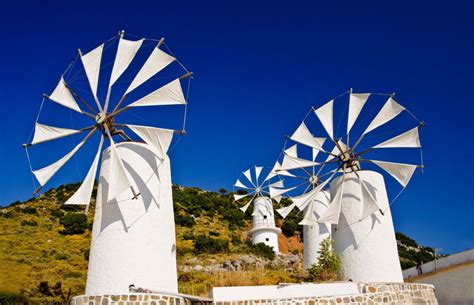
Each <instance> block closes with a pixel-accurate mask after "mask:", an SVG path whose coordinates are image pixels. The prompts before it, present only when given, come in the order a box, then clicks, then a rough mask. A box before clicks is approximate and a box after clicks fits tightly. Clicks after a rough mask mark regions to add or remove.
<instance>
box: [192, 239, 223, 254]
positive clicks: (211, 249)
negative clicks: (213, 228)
mask: <svg viewBox="0 0 474 305" xmlns="http://www.w3.org/2000/svg"><path fill="white" fill-rule="evenodd" d="M228 251H229V241H228V240H226V239H218V238H212V237H207V236H206V235H198V236H196V237H195V238H194V253H195V254H200V253H212V254H215V253H226V252H228Z"/></svg>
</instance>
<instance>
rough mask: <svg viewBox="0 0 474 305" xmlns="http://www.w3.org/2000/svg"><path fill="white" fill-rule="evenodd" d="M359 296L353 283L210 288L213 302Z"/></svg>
mask: <svg viewBox="0 0 474 305" xmlns="http://www.w3.org/2000/svg"><path fill="white" fill-rule="evenodd" d="M356 294H359V289H358V287H357V284H355V283H329V284H309V283H304V284H287V285H273V286H270V285H269V286H233V287H214V288H212V298H213V299H214V302H221V301H247V300H262V299H285V298H304V297H325V296H333V295H337V296H343V295H356Z"/></svg>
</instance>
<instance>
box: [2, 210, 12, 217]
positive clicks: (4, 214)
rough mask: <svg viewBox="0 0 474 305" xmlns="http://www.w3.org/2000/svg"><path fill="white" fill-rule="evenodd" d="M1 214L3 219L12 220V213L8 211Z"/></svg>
mask: <svg viewBox="0 0 474 305" xmlns="http://www.w3.org/2000/svg"><path fill="white" fill-rule="evenodd" d="M1 214H2V216H3V217H4V218H12V217H13V212H12V211H8V212H5V213H1Z"/></svg>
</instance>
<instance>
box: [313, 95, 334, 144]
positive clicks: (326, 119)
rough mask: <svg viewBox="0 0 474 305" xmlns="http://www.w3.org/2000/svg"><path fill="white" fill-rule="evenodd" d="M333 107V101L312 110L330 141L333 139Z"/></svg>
mask: <svg viewBox="0 0 474 305" xmlns="http://www.w3.org/2000/svg"><path fill="white" fill-rule="evenodd" d="M333 105H334V100H330V101H329V102H327V103H326V104H324V105H323V106H321V107H319V108H318V109H316V110H314V113H315V114H316V116H317V117H318V119H319V121H320V122H321V124H323V127H324V129H325V130H326V132H327V134H328V135H329V137H330V138H331V139H333V138H334V135H333Z"/></svg>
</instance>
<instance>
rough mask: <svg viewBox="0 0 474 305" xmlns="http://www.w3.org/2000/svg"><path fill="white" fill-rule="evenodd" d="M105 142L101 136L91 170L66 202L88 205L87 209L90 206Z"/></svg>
mask: <svg viewBox="0 0 474 305" xmlns="http://www.w3.org/2000/svg"><path fill="white" fill-rule="evenodd" d="M103 143H104V136H102V137H101V138H100V144H99V148H98V150H97V153H96V155H95V158H94V161H93V162H92V165H91V167H90V168H89V171H88V172H87V175H86V178H85V179H84V181H83V182H82V184H81V186H80V187H79V188H78V189H77V191H76V192H75V193H74V194H73V195H72V196H71V197H70V198H69V199H68V200H67V201H66V202H65V203H64V204H71V205H86V211H87V209H88V207H89V204H90V201H91V195H92V189H93V188H94V182H95V176H96V174H97V167H98V166H99V159H100V154H101V152H102V144H103Z"/></svg>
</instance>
